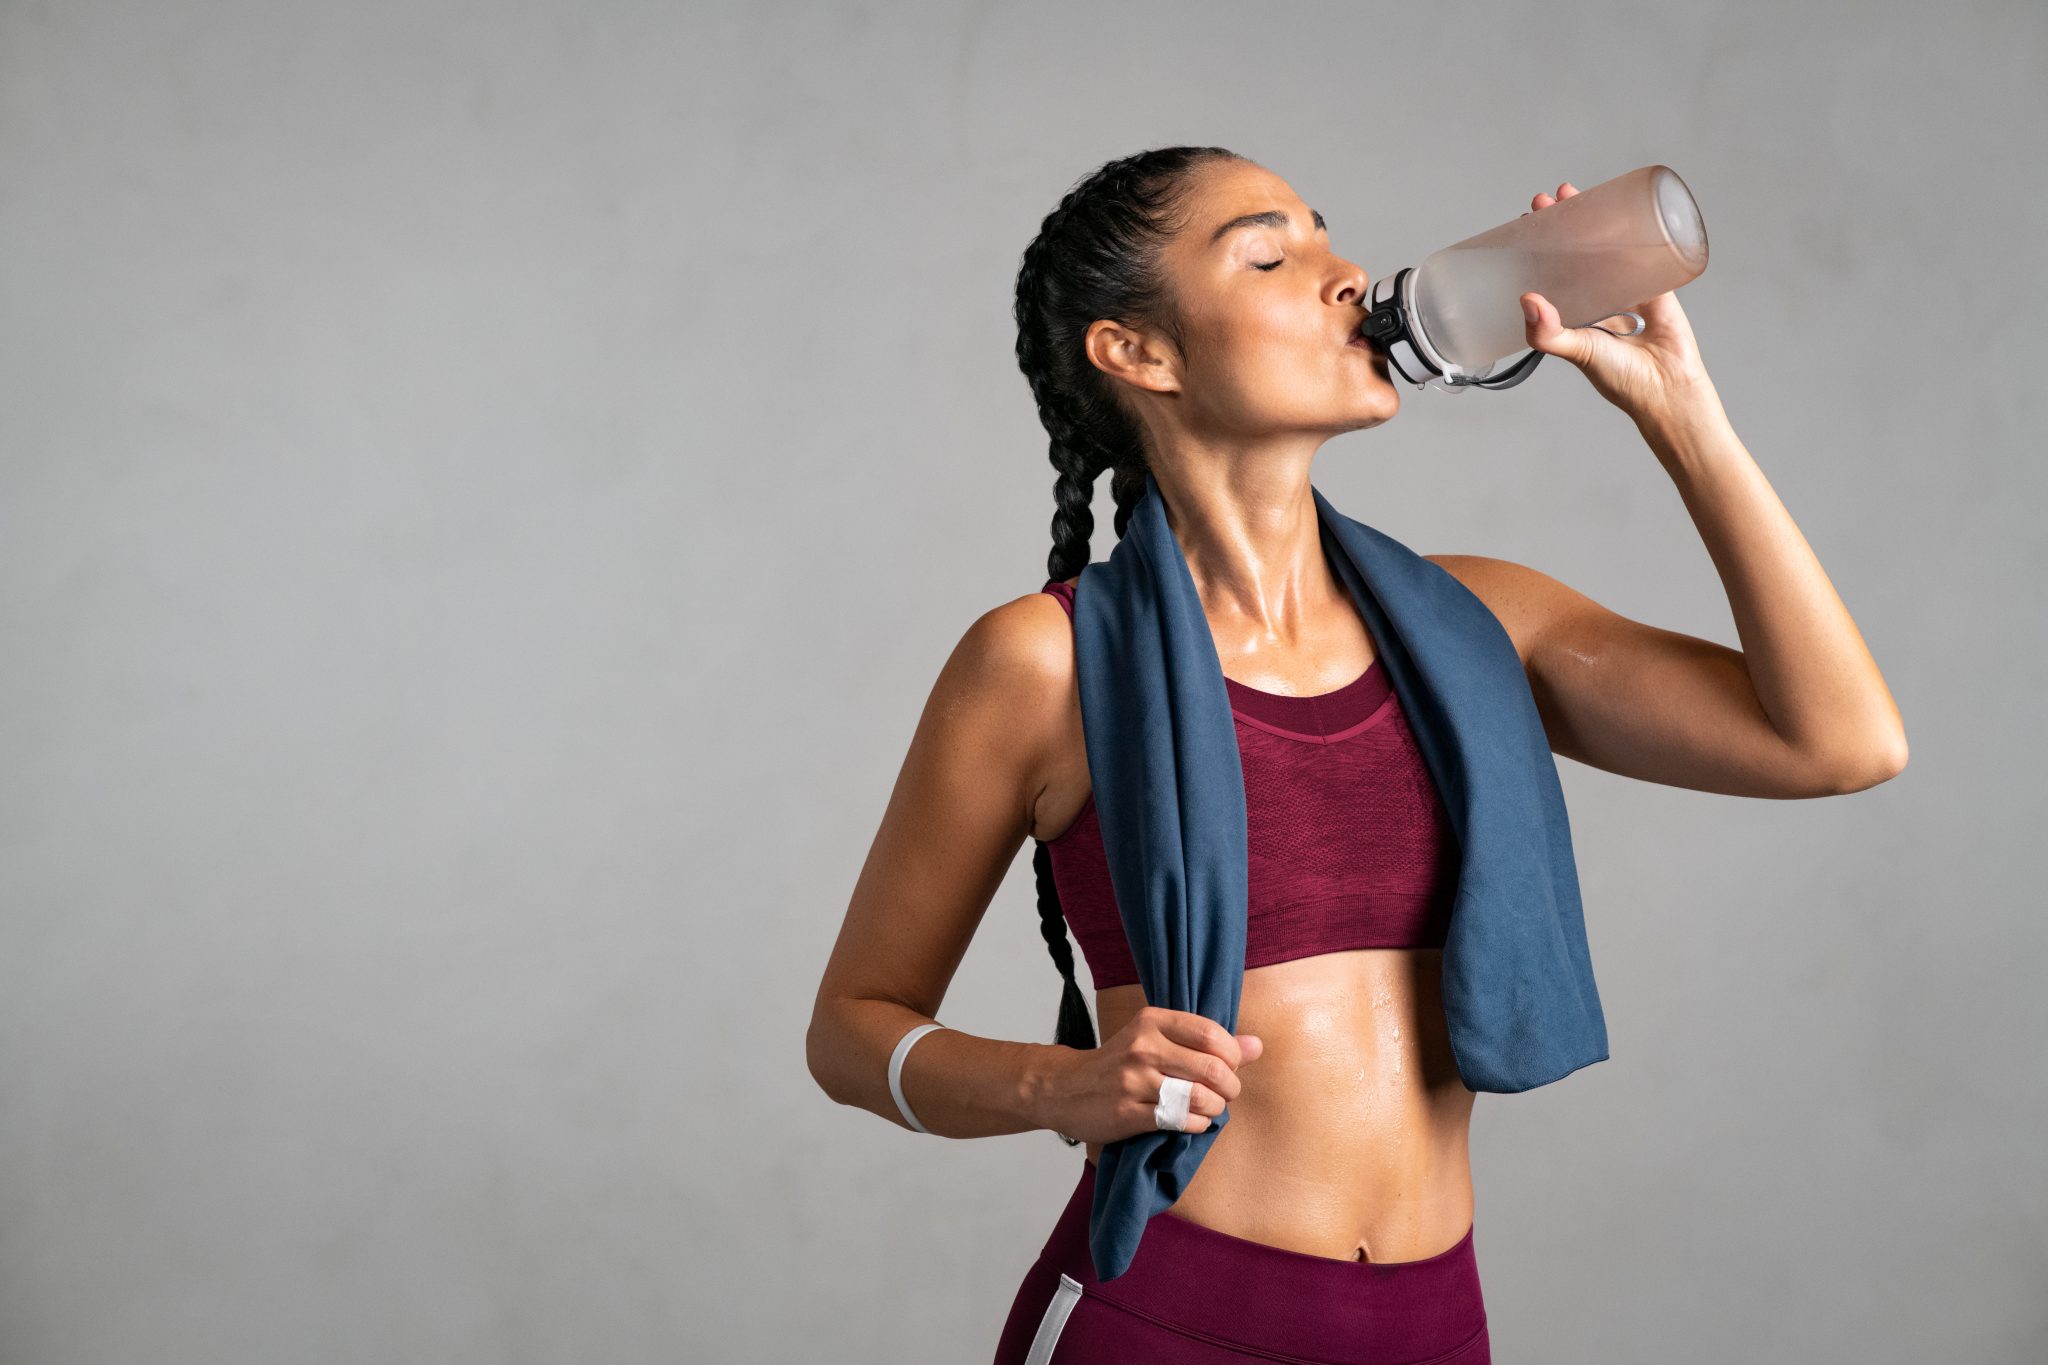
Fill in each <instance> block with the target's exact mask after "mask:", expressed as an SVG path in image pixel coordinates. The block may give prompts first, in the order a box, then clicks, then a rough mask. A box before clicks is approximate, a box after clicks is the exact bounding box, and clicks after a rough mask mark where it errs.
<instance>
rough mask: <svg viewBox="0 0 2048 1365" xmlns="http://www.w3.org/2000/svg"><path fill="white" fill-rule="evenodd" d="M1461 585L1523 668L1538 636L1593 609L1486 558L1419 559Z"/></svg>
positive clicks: (1535, 575) (1564, 590) (1571, 592)
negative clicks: (1504, 637) (1498, 626)
mask: <svg viewBox="0 0 2048 1365" xmlns="http://www.w3.org/2000/svg"><path fill="white" fill-rule="evenodd" d="M1423 558H1424V559H1427V560H1428V561H1429V562H1430V563H1432V564H1434V565H1436V566H1437V567H1438V568H1440V569H1442V570H1443V571H1444V572H1446V573H1448V574H1450V575H1451V577H1453V578H1455V579H1457V580H1458V581H1459V582H1460V583H1462V584H1464V585H1465V588H1466V590H1467V591H1468V592H1470V593H1471V594H1472V595H1473V596H1474V597H1477V598H1478V599H1479V600H1480V601H1482V602H1484V603H1485V604H1486V606H1487V609H1488V610H1490V611H1491V612H1492V613H1493V614H1494V617H1495V618H1496V619H1497V620H1499V622H1500V624H1501V627H1502V629H1504V630H1506V631H1507V633H1508V638H1509V639H1510V640H1513V641H1514V642H1515V653H1517V654H1518V655H1520V656H1521V659H1522V665H1523V667H1525V668H1526V667H1527V666H1528V663H1529V659H1530V656H1531V654H1532V653H1533V652H1534V650H1535V647H1536V642H1537V640H1538V639H1539V638H1540V637H1541V636H1542V634H1543V632H1544V631H1545V630H1547V629H1549V628H1550V627H1551V626H1553V625H1555V624H1556V623H1557V622H1559V621H1560V620H1563V619H1565V618H1566V617H1568V616H1570V615H1571V614H1572V613H1574V612H1576V611H1579V610H1582V609H1584V608H1587V607H1591V606H1595V605H1597V604H1595V603H1593V602H1592V600H1591V599H1590V598H1588V597H1587V596H1586V595H1585V594H1584V593H1581V592H1579V591H1578V590H1577V589H1575V588H1572V587H1570V586H1569V585H1567V584H1564V583H1560V582H1559V581H1558V580H1557V579H1555V578H1552V577H1551V576H1550V575H1549V574H1547V573H1544V572H1543V571H1542V570H1540V569H1532V568H1530V567H1529V566H1528V565H1526V564H1517V563H1515V562H1514V561H1513V560H1511V559H1494V558H1492V557H1490V556H1487V555H1424V556H1423Z"/></svg>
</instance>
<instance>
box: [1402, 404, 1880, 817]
mask: <svg viewBox="0 0 2048 1365" xmlns="http://www.w3.org/2000/svg"><path fill="white" fill-rule="evenodd" d="M1703 411H1705V413H1706V415H1705V416H1703V417H1701V418H1700V419H1699V420H1698V421H1697V422H1695V423H1692V424H1687V425H1670V426H1657V425H1649V426H1645V427H1644V431H1643V434H1644V436H1645V438H1646V439H1647V440H1648V441H1649V443H1650V445H1651V447H1652V449H1654V450H1655V451H1656V452H1657V455H1658V458H1659V459H1660V460H1661V461H1662V462H1663V463H1664V466H1665V468H1666V470H1667V471H1668V472H1669V473H1670V475H1671V477H1672V480H1673V481H1674V482H1675V483H1676V484H1677V486H1678V494H1679V496H1680V497H1681V498H1682V499H1683V500H1684V502H1685V505H1686V508H1687V510H1688V511H1690V512H1691V513H1692V518H1693V522H1694V524H1695V525H1696V526H1697V527H1698V528H1699V532H1700V537H1701V539H1702V541H1704V543H1705V545H1706V549H1707V554H1708V555H1709V557H1711V558H1712V560H1713V562H1714V567H1715V568H1716V569H1717V570H1719V572H1720V575H1721V582H1722V584H1723V586H1724V587H1725V588H1726V590H1727V594H1728V605H1729V607H1730V609H1731V610H1732V611H1733V613H1734V616H1735V630H1736V633H1737V635H1738V636H1739V637H1740V639H1741V641H1742V646H1743V647H1742V648H1741V649H1740V650H1735V649H1730V648H1729V647H1728V646H1726V645H1722V644H1716V643H1714V642H1713V641H1710V640H1702V639H1700V638H1698V637H1697V636H1693V635H1686V634H1683V633H1681V632H1679V631H1674V630H1664V629H1662V628H1660V627H1657V626H1651V625H1645V624H1643V623H1642V622H1640V621H1632V620H1630V619H1629V618H1628V617H1626V616H1621V615H1619V614H1617V613H1615V612H1612V611H1609V610H1608V609H1607V608H1606V607H1603V606H1601V605H1600V604H1599V603H1598V602H1595V601H1594V600H1593V599H1592V598H1590V597H1587V596H1586V595H1585V594H1584V593H1581V592H1578V591H1576V590H1575V589H1573V588H1570V587H1567V586H1566V585H1565V584H1563V583H1560V582H1558V581H1557V580H1556V579H1554V578H1552V577H1550V576H1549V575H1547V574H1544V573H1540V572H1538V571H1537V570H1535V569H1531V568H1528V567H1526V566H1524V565H1521V564H1516V563H1513V562H1511V561H1508V560H1502V559H1490V558H1487V557H1485V556H1481V555H1431V556H1429V558H1430V559H1431V560H1432V561H1433V562H1435V563H1437V564H1439V565H1441V566H1442V567H1443V568H1444V569H1446V570H1447V571H1449V572H1450V573H1451V574H1453V575H1454V576H1456V577H1457V579H1458V580H1459V581H1460V582H1462V583H1463V584H1464V585H1465V586H1466V587H1468V588H1470V589H1471V590H1472V591H1473V592H1474V593H1475V594H1476V595H1477V596H1478V597H1480V598H1481V600H1483V601H1485V603H1486V604H1487V605H1488V606H1489V607H1491V608H1492V609H1493V613H1494V615H1495V616H1497V617H1499V618H1500V621H1501V624H1502V625H1503V626H1504V627H1506V629H1507V632H1508V634H1509V636H1510V637H1512V638H1513V639H1514V641H1515V647H1516V649H1517V651H1518V652H1519V653H1520V654H1521V655H1522V658H1523V663H1524V665H1525V667H1526V668H1527V671H1528V674H1529V684H1530V688H1531V690H1532V691H1533V692H1534V693H1535V696H1536V706H1537V710H1538V711H1539V712H1540V713H1541V715H1542V717H1543V725H1544V728H1545V730H1546V731H1547V732H1548V733H1549V736H1550V747H1551V748H1552V749H1553V750H1555V751H1556V752H1558V753H1560V754H1564V755H1565V756H1567V757H1569V758H1575V759H1577V760H1578V761H1580V762H1581V763H1587V764H1590V765H1592V766H1593V767H1596V768H1604V769H1606V770H1607V771H1608V772H1613V773H1620V774H1621V775H1623V776H1624V777H1636V778H1641V779H1642V780H1644V781H1646V782H1661V783H1663V784H1665V785H1667V786H1673V787H1691V788H1694V789H1696V790H1699V791H1711V792H1723V793H1727V794H1729V795H1732V796H1762V797H1807V796H1835V795H1840V794H1842V793H1845V792H1853V791H1861V790H1862V789H1864V788H1866V787H1872V786H1875V785H1877V784H1878V783H1880V782H1883V781H1886V780H1888V779H1889V778H1892V777H1895V776H1897V774H1898V773H1899V771H1900V770H1901V769H1903V768H1904V767H1905V766H1906V731H1905V726H1904V724H1903V722H1902V721H1901V719H1900V717H1899V709H1898V706H1897V705H1896V704H1895V703H1894V702H1893V701H1892V695H1891V692H1890V691H1889V690H1888V689H1887V688H1886V687H1885V684H1884V678H1883V676H1882V675H1881V674H1879V672H1878V669H1877V664H1876V662H1875V661H1874V660H1873V659H1872V658H1871V655H1870V650H1869V648H1868V647H1867V646H1866V645H1865V644H1864V642H1863V636H1862V634H1861V633H1860V632H1859V631H1858V630H1857V629H1856V623H1855V622H1854V621H1853V620H1851V619H1850V616H1849V612H1848V609H1847V608H1846V607H1844V606H1843V605H1842V599H1841V598H1840V597H1838V596H1837V595H1836V593H1835V589H1834V585H1833V584H1832V583H1831V582H1829V580H1828V576H1827V574H1826V572H1825V571H1823V570H1822V568H1821V566H1820V561H1819V560H1818V559H1817V558H1815V556H1814V553H1813V550H1812V548H1811V547H1810V546H1808V545H1807V543H1806V538H1805V537H1804V536H1803V535H1801V534H1800V532H1799V528H1798V527H1797V526H1796V525H1794V524H1793V521H1792V518H1791V516H1790V515H1789V514H1788V513H1787V512H1786V510H1785V506H1784V504H1783V503H1781V502H1780V501H1779V500H1778V497H1777V494H1776V493H1774V492H1773V491H1772V489H1771V486H1770V483H1769V482H1768V481H1767V480H1766V479H1765V478H1764V475H1763V471H1762V470H1761V469H1759V468H1758V467H1757V464H1756V461H1755V460H1754V459H1753V458H1751V456H1750V454H1749V451H1748V450H1747V449H1746V448H1745V447H1744V446H1743V444H1742V442H1741V441H1740V440H1738V439H1737V438H1736V435H1735V431H1734V429H1733V427H1731V426H1730V425H1729V424H1728V422H1727V420H1726V418H1725V416H1720V415H1718V414H1719V413H1720V409H1719V406H1718V404H1716V405H1715V406H1714V407H1713V408H1712V409H1711V410H1703Z"/></svg>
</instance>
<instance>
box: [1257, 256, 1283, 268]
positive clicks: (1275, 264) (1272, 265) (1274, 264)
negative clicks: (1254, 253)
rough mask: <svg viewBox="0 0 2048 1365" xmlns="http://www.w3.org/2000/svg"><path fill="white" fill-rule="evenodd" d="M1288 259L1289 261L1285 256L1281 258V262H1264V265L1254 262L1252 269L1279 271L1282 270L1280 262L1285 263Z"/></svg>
mask: <svg viewBox="0 0 2048 1365" xmlns="http://www.w3.org/2000/svg"><path fill="white" fill-rule="evenodd" d="M1286 259H1287V258H1286V257H1285V256H1282V257H1281V258H1280V260H1279V261H1266V262H1264V263H1263V264H1262V263H1260V262H1258V261H1253V262H1252V269H1254V270H1278V269H1279V268H1280V261H1284V260H1286Z"/></svg>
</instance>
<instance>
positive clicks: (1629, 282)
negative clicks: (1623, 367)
mask: <svg viewBox="0 0 2048 1365" xmlns="http://www.w3.org/2000/svg"><path fill="white" fill-rule="evenodd" d="M1706 268H1707V228H1706V223H1705V220H1704V219H1703V218H1702V217H1701V215H1700V209H1699V205H1698V204H1697V203H1695V202H1694V201H1693V197H1692V192H1691V191H1690V190H1688V189H1687V188H1686V187H1685V182H1684V181H1683V180H1680V179H1679V178H1678V173H1677V172H1676V171H1674V170H1672V169H1671V168H1670V167H1669V166H1643V167H1639V168H1638V169H1636V170H1633V171H1630V172H1628V173H1627V174H1625V175H1618V176H1616V177H1614V178H1613V179H1612V180H1606V181H1603V182H1601V183H1600V184H1598V185H1595V186H1593V188H1591V189H1589V190H1581V191H1580V192H1579V193H1577V194H1574V195H1572V196H1571V197H1570V198H1567V199H1560V200H1558V201H1557V202H1556V203H1555V204H1552V205H1550V206H1549V207H1547V208H1544V209H1539V210H1535V211H1532V212H1529V213H1525V214H1522V215H1521V216H1520V217H1516V218H1510V219H1509V220H1508V221H1507V222H1505V223H1502V224H1501V225H1500V226H1499V227H1495V228H1490V229H1488V230H1487V231H1485V232H1482V233H1480V234H1479V235H1478V236H1476V237H1467V238H1466V239H1465V240H1463V241H1461V242H1454V243H1452V244H1451V245H1450V246H1447V247H1444V248H1443V249H1442V250H1440V251H1436V252H1433V253H1431V254H1430V255H1429V256H1427V257H1425V258H1424V259H1423V262H1422V264H1421V265H1419V266H1416V267H1414V268H1413V269H1412V270H1402V271H1401V272H1399V273H1398V274H1396V275H1395V276H1394V277H1392V278H1391V279H1388V278H1385V277H1382V278H1381V279H1379V280H1378V281H1376V282H1375V284H1374V287H1373V307H1372V310H1371V312H1370V313H1369V314H1368V316H1367V318H1366V322H1365V325H1364V326H1363V327H1362V328H1361V329H1360V330H1361V331H1363V332H1365V333H1366V335H1368V336H1370V337H1372V338H1373V339H1374V340H1376V341H1377V342H1378V343H1379V344H1380V345H1381V346H1382V347H1383V348H1384V349H1385V350H1386V351H1387V352H1388V355H1389V358H1390V359H1391V360H1393V361H1394V363H1395V364H1396V366H1397V367H1398V368H1400V369H1401V370H1402V372H1403V374H1404V375H1405V377H1407V378H1408V379H1409V380H1410V381H1411V382H1413V383H1417V384H1425V383H1427V382H1429V381H1430V380H1432V379H1435V380H1437V381H1439V382H1440V383H1441V384H1442V386H1443V387H1446V388H1454V389H1455V388H1464V387H1471V386H1477V387H1485V388H1506V387H1509V385H1510V384H1513V383H1518V382H1520V380H1521V379H1522V378H1524V377H1525V376H1526V374H1527V372H1528V369H1529V368H1533V366H1534V362H1535V361H1536V360H1537V359H1540V358H1541V352H1537V351H1531V352H1530V353H1529V358H1528V359H1527V360H1525V362H1524V367H1523V368H1521V369H1520V371H1519V372H1518V373H1516V374H1514V376H1513V378H1507V377H1505V376H1502V377H1501V378H1500V379H1496V380H1494V381H1493V382H1488V383H1481V382H1480V381H1482V380H1486V379H1487V377H1488V373H1489V371H1490V369H1491V367H1492V365H1493V363H1494V362H1495V361H1497V360H1499V359H1500V358H1501V357H1503V356H1506V355H1509V354H1511V353H1513V352H1515V351H1519V350H1522V349H1524V348H1525V347H1527V346H1528V344H1529V343H1528V341H1527V335H1528V334H1527V331H1526V330H1525V328H1524V324H1523V320H1522V307H1521V296H1522V295H1523V294H1525V293H1528V292H1531V291H1534V292H1535V293H1538V294H1541V295H1543V297H1545V298H1547V299H1549V300H1550V302H1551V303H1552V304H1553V305H1555V306H1556V308H1557V312H1558V317H1559V320H1560V322H1561V323H1562V325H1563V326H1566V327H1584V326H1587V325H1588V324H1591V323H1595V322H1599V321H1601V320H1602V319H1604V318H1610V317H1614V316H1616V315H1618V314H1621V313H1626V312H1628V311H1629V310H1630V309H1632V308H1633V307H1634V306H1635V305H1636V304H1638V303H1641V302H1642V301H1643V300H1644V299H1647V298H1651V297H1653V296H1655V295H1657V294H1662V293H1665V292H1667V291H1669V290H1673V289H1676V288H1678V287H1679V286H1680V285H1682V284H1685V283H1686V282H1687V281H1689V280H1693V279H1696V278H1697V277H1698V276H1699V275H1700V273H1701V272H1702V271H1704V270H1705V269H1706ZM1404 362H1405V363H1404Z"/></svg>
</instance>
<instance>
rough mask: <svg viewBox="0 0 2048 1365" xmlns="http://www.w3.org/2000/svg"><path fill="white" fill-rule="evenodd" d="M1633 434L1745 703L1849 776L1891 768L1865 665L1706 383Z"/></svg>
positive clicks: (1889, 724) (1897, 758)
mask: <svg viewBox="0 0 2048 1365" xmlns="http://www.w3.org/2000/svg"><path fill="white" fill-rule="evenodd" d="M1636 427H1637V430H1638V431H1640V432H1641V433H1642V436H1643V439H1644V440H1645V441H1646V442H1647V443H1648V444H1649V446H1650V448H1651V450H1652V451H1654V452H1655V453H1656V456H1657V459H1658V461H1659V462H1660V463H1661V464H1662V465H1663V466H1664V468H1665V471H1666V472H1667V473H1668V474H1669V475H1670V476H1671V480H1672V482H1673V484H1674V485H1675V486H1676V487H1677V489H1678V495H1679V497H1680V499H1681V500H1682V501H1683V502H1684V504H1685V508H1686V511H1687V512H1688V513H1690V514H1691V516H1692V520H1693V524H1694V526H1695V527H1697V528H1698V530H1699V535H1700V539H1701V541H1702V542H1703V543H1704V544H1705V546H1706V549H1707V554H1708V556H1709V557H1710V558H1711V559H1712V560H1713V563H1714V567H1715V569H1716V571H1717V572H1718V573H1719V574H1720V577H1721V582H1722V585H1723V586H1724V587H1725V589H1726V590H1727V594H1728V605H1729V607H1730V609H1731V610H1732V611H1733V613H1734V617H1735V630H1736V633H1737V635H1738V636H1739V637H1740V638H1741V641H1742V653H1743V658H1744V661H1745V663H1746V665H1747V667H1748V671H1749V677H1750V682H1751V685H1752V686H1753V687H1754V689H1755V691H1756V697H1757V701H1758V703H1759V705H1761V706H1762V708H1763V710H1764V713H1765V714H1766V715H1768V716H1769V717H1770V719H1771V723H1772V725H1773V726H1774V728H1776V730H1777V731H1778V733H1779V734H1780V735H1781V736H1783V737H1784V740H1785V742H1786V743H1787V744H1788V745H1789V746H1791V747H1793V748H1795V749H1797V750H1799V751H1801V752H1803V753H1807V754H1811V755H1813V757H1814V759H1815V761H1816V762H1817V763H1821V764H1825V765H1827V766H1828V767H1829V768H1830V769H1833V770H1837V771H1843V772H1847V773H1852V774H1854V773H1871V774H1878V775H1888V774H1886V773H1884V772H1883V770H1885V769H1888V768H1889V769H1893V770H1895V769H1896V767H1897V766H1900V765H1903V763H1904V761H1905V747H1906V741H1905V729H1904V726H1903V724H1902V722H1901V720H1900V717H1899V710H1898V707H1897V705H1896V704H1895V703H1894V702H1893V700H1892V696H1891V693H1890V691H1889V690H1887V689H1886V687H1885V684H1884V678H1883V676H1882V674H1880V673H1879V671H1878V668H1877V663H1876V661H1875V660H1874V659H1873V658H1872V657H1871V655H1870V650H1869V648H1868V647H1867V646H1866V645H1865V644H1864V641H1863V636H1862V634H1861V633H1860V632H1859V631H1858V630H1857V628H1856V623H1855V621H1854V620H1852V619H1851V618H1850V616H1849V612H1848V609H1847V608H1846V607H1844V606H1843V605H1842V600H1841V598H1840V597H1839V596H1837V595H1836V593H1835V589H1834V585H1833V584H1832V583H1831V582H1830V581H1829V580H1828V576H1827V574H1826V572H1825V571H1824V570H1823V569H1822V568H1821V566H1820V561H1819V559H1817V558H1816V557H1815V555H1814V553H1813V550H1812V547H1810V546H1809V545H1808V544H1807V543H1806V538H1805V536H1804V535H1802V534H1801V533H1800V530H1799V528H1798V526H1797V525H1795V524H1794V522H1793V520H1792V517H1791V515H1790V514H1789V513H1787V512H1786V510H1785V506H1784V504H1783V503H1782V502H1780V501H1779V500H1778V496H1777V494H1776V493H1775V492H1774V491H1773V490H1772V488H1771V485H1770V483H1769V481H1768V480H1767V479H1765V477H1764V474H1763V470H1762V469H1760V468H1759V467H1758V466H1757V463H1756V461H1755V459H1754V458H1752V457H1751V455H1750V453H1749V451H1748V449H1747V448H1746V447H1745V446H1744V445H1743V444H1742V442H1741V440H1739V439H1738V438H1737V437H1736V435H1735V429H1734V427H1733V426H1732V425H1731V424H1730V422H1729V421H1728V417H1727V413H1726V412H1725V410H1724V409H1723V408H1722V406H1721V402H1720V399H1719V397H1718V396H1716V395H1715V394H1714V393H1713V392H1712V389H1711V386H1708V388H1707V389H1706V390H1705V391H1704V392H1703V393H1702V394H1701V395H1700V396H1699V397H1698V398H1697V400H1696V401H1690V402H1687V403H1685V404H1684V405H1683V406H1682V407H1680V408H1678V409H1677V410H1675V411H1671V412H1666V413H1660V414H1657V415H1655V416H1651V417H1639V418H1637V420H1636ZM1874 780H1875V779H1874Z"/></svg>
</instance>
